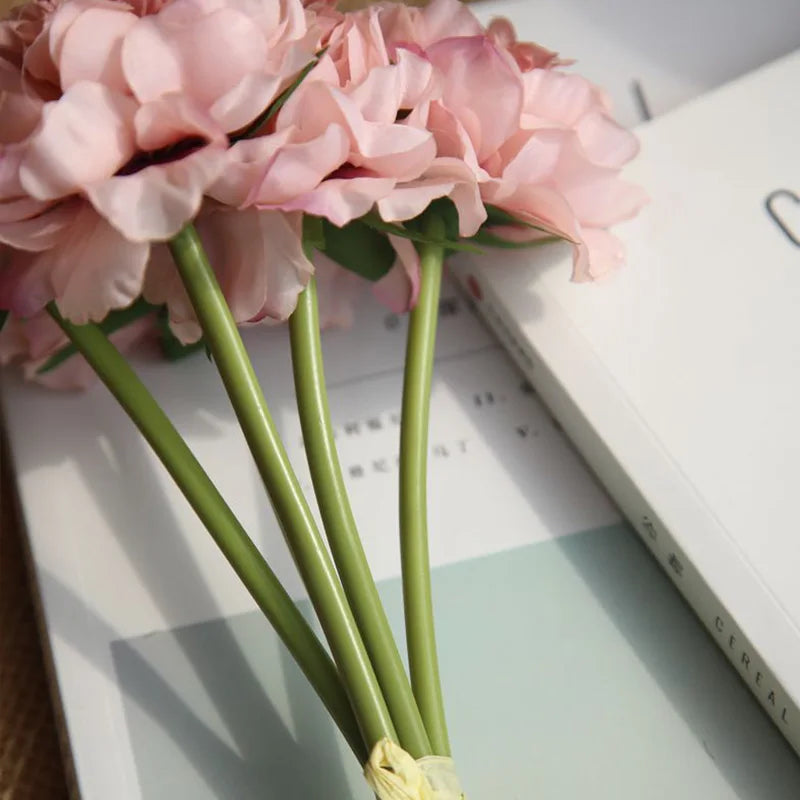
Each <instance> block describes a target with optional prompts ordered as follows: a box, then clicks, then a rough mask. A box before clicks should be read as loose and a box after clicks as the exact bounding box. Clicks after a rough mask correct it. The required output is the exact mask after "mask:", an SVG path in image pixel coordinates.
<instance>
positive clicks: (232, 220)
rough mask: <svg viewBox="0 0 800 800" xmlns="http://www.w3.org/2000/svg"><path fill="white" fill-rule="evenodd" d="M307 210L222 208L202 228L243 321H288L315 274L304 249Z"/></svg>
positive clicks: (232, 305)
mask: <svg viewBox="0 0 800 800" xmlns="http://www.w3.org/2000/svg"><path fill="white" fill-rule="evenodd" d="M302 228H303V224H302V214H299V213H295V214H284V213H282V212H280V211H259V210H258V209H246V210H244V211H220V212H218V213H215V214H210V215H208V216H207V217H206V218H205V219H201V222H200V226H199V230H200V232H201V236H202V237H203V240H204V242H205V243H206V247H207V249H208V252H209V257H210V259H211V261H212V263H213V264H214V268H215V270H216V271H217V273H218V275H219V276H220V285H221V286H222V289H223V291H224V293H225V297H226V298H227V300H228V304H229V306H230V308H231V311H232V313H233V316H234V319H235V320H236V321H237V322H248V321H250V320H255V319H258V320H260V319H263V318H264V317H271V318H272V319H276V320H284V319H287V318H288V317H289V315H290V314H291V313H292V311H294V308H295V306H296V305H297V296H298V295H299V294H300V292H301V291H302V290H303V287H304V286H305V285H306V283H308V280H309V278H310V277H311V274H312V272H313V267H312V265H311V262H309V261H308V259H307V258H306V256H305V254H304V253H303V241H302Z"/></svg>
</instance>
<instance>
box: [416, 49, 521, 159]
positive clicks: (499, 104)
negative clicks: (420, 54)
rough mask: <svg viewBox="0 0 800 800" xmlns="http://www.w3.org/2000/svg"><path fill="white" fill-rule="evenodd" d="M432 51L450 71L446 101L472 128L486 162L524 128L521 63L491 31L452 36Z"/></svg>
mask: <svg viewBox="0 0 800 800" xmlns="http://www.w3.org/2000/svg"><path fill="white" fill-rule="evenodd" d="M428 56H429V57H430V59H431V61H432V62H433V64H434V66H436V67H438V68H439V69H440V70H441V71H442V72H443V74H444V75H445V76H446V77H445V85H444V95H443V100H442V102H443V104H444V105H445V106H446V107H447V108H449V109H450V110H451V111H452V112H453V113H454V114H455V115H456V116H457V117H458V119H459V120H460V121H461V123H462V124H463V125H464V127H465V128H466V130H467V131H468V132H469V135H470V138H471V140H472V142H473V144H474V145H475V149H476V150H477V153H478V160H479V161H481V162H482V161H483V160H484V159H486V158H488V157H489V156H490V155H491V154H492V153H493V152H495V151H496V150H497V149H498V148H499V147H500V146H501V145H502V144H503V142H505V141H506V139H508V137H509V136H511V134H512V133H514V132H515V131H516V130H517V129H518V128H519V124H520V114H521V111H522V97H523V84H522V75H521V73H520V72H519V68H518V67H517V66H516V64H514V62H513V61H512V60H511V59H510V57H509V56H508V55H507V54H503V53H502V52H501V51H500V50H498V49H497V47H495V46H494V45H493V44H492V43H491V42H490V41H489V39H488V38H487V37H485V36H475V37H471V38H463V39H446V40H444V41H441V42H438V43H436V44H435V45H433V46H432V47H431V48H429V49H428Z"/></svg>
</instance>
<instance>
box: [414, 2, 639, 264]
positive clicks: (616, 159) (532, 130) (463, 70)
mask: <svg viewBox="0 0 800 800" xmlns="http://www.w3.org/2000/svg"><path fill="white" fill-rule="evenodd" d="M450 3H451V0H433V2H432V3H431V4H430V6H428V8H427V9H425V12H426V13H427V14H430V15H431V17H432V18H438V16H439V14H441V12H442V11H443V10H445V9H447V7H448V6H449V5H450ZM411 17H412V18H415V19H416V20H417V22H416V29H415V30H419V29H420V28H422V30H423V31H424V26H422V25H421V24H420V22H419V20H421V19H423V15H422V13H421V12H417V14H416V15H411ZM424 55H425V56H426V57H427V58H428V59H429V60H430V62H431V63H432V65H433V66H434V67H435V69H436V76H437V78H438V80H439V81H440V84H441V94H440V96H439V97H436V98H434V99H432V100H431V101H430V102H429V103H427V104H425V105H423V106H421V107H420V108H418V109H416V111H415V112H414V113H413V114H412V118H413V119H412V121H413V122H414V124H419V125H424V126H425V127H426V128H427V129H428V130H430V131H431V132H432V133H433V134H434V137H435V138H436V144H437V154H438V157H439V158H442V157H449V158H450V159H453V160H455V161H460V162H462V163H463V164H464V165H466V166H467V167H468V168H469V169H470V170H471V171H472V173H473V175H474V180H475V182H476V184H477V187H478V189H479V192H480V198H481V201H482V203H487V204H492V205H495V206H499V207H500V208H501V209H503V210H505V211H508V212H509V213H511V214H512V215H514V216H516V217H518V218H519V219H520V220H522V221H523V222H524V223H527V225H528V226H530V227H526V226H525V225H522V226H519V227H518V228H516V229H514V230H513V231H509V230H508V229H507V228H504V229H502V230H497V231H495V232H496V233H499V234H502V235H507V236H511V237H513V238H514V239H515V240H524V239H535V238H541V236H542V235H543V234H547V233H550V234H552V235H556V236H559V237H563V238H565V239H567V240H569V241H571V242H573V244H574V272H573V277H574V279H576V280H586V279H588V278H591V277H596V276H598V275H600V274H603V273H604V272H606V271H608V270H609V269H612V268H613V267H614V266H616V265H618V264H619V263H621V261H622V258H623V257H624V253H623V250H622V247H621V245H620V243H619V242H618V241H617V240H616V238H615V237H613V235H612V234H610V233H608V231H607V228H608V227H609V226H610V225H612V224H614V223H615V222H618V221H621V220H623V219H627V218H628V217H630V216H632V215H634V214H635V213H637V211H638V210H639V208H640V207H641V205H642V204H643V203H644V202H645V196H644V194H643V192H642V191H641V190H640V189H639V188H638V187H634V186H632V185H630V184H628V183H626V182H625V181H623V180H622V179H620V177H619V173H620V170H621V168H622V166H623V165H624V164H625V163H627V161H629V160H630V159H631V158H633V156H634V155H635V154H636V152H637V149H638V143H637V140H636V138H635V137H634V136H633V135H632V134H631V133H630V132H629V131H626V130H625V129H623V128H621V127H620V126H619V125H617V124H616V123H615V122H614V121H613V119H612V118H611V116H610V109H609V105H608V101H607V98H606V97H605V95H603V94H602V93H601V92H600V91H599V90H598V89H597V88H596V87H594V86H592V84H590V83H589V82H588V81H586V80H585V79H584V78H581V77H579V76H577V75H569V74H566V73H564V72H560V71H557V70H556V69H554V67H555V66H558V65H560V64H564V63H567V62H563V61H560V60H559V59H558V58H557V56H556V55H555V54H554V53H552V52H550V51H548V50H545V49H544V48H541V47H540V46H538V45H533V44H526V43H520V42H518V41H517V39H516V34H515V33H514V30H513V27H511V25H510V23H508V22H507V21H504V20H503V21H496V22H494V23H493V24H492V25H491V26H490V27H489V29H488V31H483V30H481V31H480V32H479V33H476V34H473V35H467V36H449V37H445V38H441V39H439V40H436V41H431V42H429V43H428V44H427V45H426V46H425V49H424ZM467 186H469V184H468V183H467V184H462V185H461V186H460V191H462V193H463V192H464V189H465V188H466V187H467ZM450 196H451V198H452V199H454V200H456V196H455V195H454V194H451V195H450ZM462 196H466V195H462ZM457 207H458V209H459V215H460V217H461V221H462V230H461V233H462V235H465V230H464V226H463V221H464V217H465V216H466V213H467V208H468V206H466V204H465V201H464V200H463V199H461V200H460V202H457ZM473 224H474V223H473Z"/></svg>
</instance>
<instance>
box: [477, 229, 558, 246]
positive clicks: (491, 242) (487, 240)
mask: <svg viewBox="0 0 800 800" xmlns="http://www.w3.org/2000/svg"><path fill="white" fill-rule="evenodd" d="M468 241H470V242H474V243H475V244H476V245H478V246H482V247H497V248H501V249H503V250H523V249H525V248H528V247H537V246H539V245H542V244H552V243H553V242H561V241H565V240H564V239H562V238H561V237H560V236H548V237H546V238H543V239H533V240H532V241H529V242H511V241H509V240H508V239H503V238H501V237H500V236H495V234H493V233H490V232H489V231H484V230H481V231H478V232H477V233H476V234H475V235H474V236H472V237H470V238H469V240H468Z"/></svg>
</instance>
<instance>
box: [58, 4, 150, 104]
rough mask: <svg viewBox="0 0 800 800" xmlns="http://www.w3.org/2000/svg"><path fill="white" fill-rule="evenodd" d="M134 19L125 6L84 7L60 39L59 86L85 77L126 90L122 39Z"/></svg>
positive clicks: (69, 84) (112, 87) (121, 90)
mask: <svg viewBox="0 0 800 800" xmlns="http://www.w3.org/2000/svg"><path fill="white" fill-rule="evenodd" d="M136 21H137V17H136V16H135V15H134V14H131V13H130V11H126V10H125V9H124V7H123V8H116V9H109V8H102V7H100V8H96V7H95V8H89V9H88V10H87V11H84V12H83V13H82V14H81V15H80V16H79V17H78V18H77V19H76V20H75V21H74V22H73V23H72V25H70V26H69V29H68V30H67V31H66V34H65V35H64V39H63V42H62V43H61V49H60V50H61V52H60V58H59V63H58V65H59V70H60V74H61V87H62V89H64V90H66V89H68V88H69V87H70V86H73V85H74V84H76V83H78V81H82V80H87V81H95V82H96V83H102V84H105V85H106V86H108V87H109V88H111V89H114V90H116V91H118V92H127V91H128V85H127V83H126V81H125V76H124V75H123V74H122V57H121V54H122V41H123V38H124V36H125V34H126V33H127V32H128V31H129V30H130V28H131V27H132V26H133V25H134V24H135V23H136Z"/></svg>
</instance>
